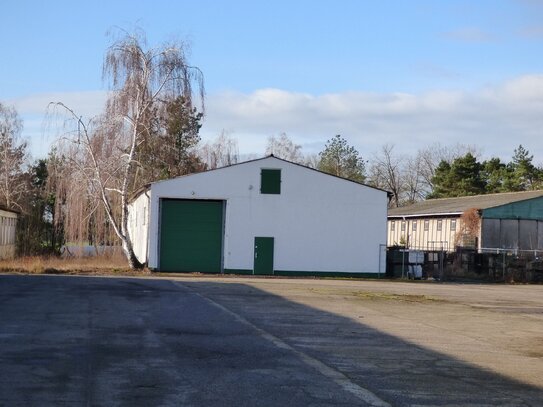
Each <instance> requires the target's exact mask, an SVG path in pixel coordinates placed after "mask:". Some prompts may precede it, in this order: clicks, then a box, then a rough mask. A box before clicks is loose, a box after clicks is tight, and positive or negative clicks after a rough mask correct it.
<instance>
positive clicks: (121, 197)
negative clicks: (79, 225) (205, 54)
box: [55, 32, 204, 268]
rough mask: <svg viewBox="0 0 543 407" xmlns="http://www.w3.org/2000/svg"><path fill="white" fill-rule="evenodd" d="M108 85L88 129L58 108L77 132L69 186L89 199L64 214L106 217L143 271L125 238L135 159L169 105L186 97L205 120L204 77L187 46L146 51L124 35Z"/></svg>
mask: <svg viewBox="0 0 543 407" xmlns="http://www.w3.org/2000/svg"><path fill="white" fill-rule="evenodd" d="M103 77H104V79H105V80H106V81H107V82H108V83H109V87H110V91H111V93H110V97H109V99H108V101H107V103H106V107H105V111H104V113H103V114H102V115H101V116H99V117H97V118H94V119H93V120H90V121H88V122H84V121H83V120H82V119H81V117H79V116H78V115H77V113H76V112H75V111H74V110H73V109H72V108H70V107H68V106H66V105H64V104H63V103H56V104H55V106H56V108H57V110H59V109H60V110H61V111H63V112H64V113H65V114H66V115H67V116H68V118H70V119H71V121H70V122H71V124H72V131H71V132H67V133H65V134H64V137H63V138H62V144H63V148H62V151H63V153H64V154H65V156H66V157H68V159H69V162H70V163H71V170H70V174H69V177H70V178H71V182H70V184H71V185H73V186H76V185H79V186H80V187H79V188H80V191H79V192H80V194H84V195H86V196H87V197H88V199H87V200H86V201H85V200H83V201H82V200H81V199H79V200H78V199H77V198H76V199H75V200H70V198H69V195H70V194H68V196H67V198H66V206H67V208H66V213H67V216H75V217H76V219H85V218H86V217H87V218H88V216H89V214H90V213H94V214H98V213H99V211H98V209H102V211H103V213H104V214H105V219H104V221H105V222H107V225H108V227H110V228H111V230H112V231H113V232H114V234H115V235H116V236H117V237H118V239H119V240H120V241H121V245H122V249H123V252H124V254H125V255H126V257H127V259H128V263H129V265H130V267H131V268H140V267H142V266H143V265H142V264H141V263H140V262H139V261H138V259H137V258H136V256H135V254H134V250H133V245H132V241H131V238H130V235H129V233H128V203H129V198H130V194H131V193H132V192H133V191H134V190H135V189H136V188H138V187H139V183H138V181H137V178H136V174H137V169H138V168H139V167H141V165H140V163H139V161H138V160H139V157H138V151H140V150H141V149H142V146H144V145H145V144H146V143H149V144H152V140H153V137H156V134H157V133H156V131H155V130H156V127H155V126H156V125H157V124H158V123H160V122H161V120H160V119H159V118H160V117H161V116H162V117H163V116H164V112H165V111H166V109H167V107H168V105H169V104H170V103H171V102H172V101H175V100H176V99H178V98H180V97H182V98H183V103H184V106H185V107H186V108H187V109H188V110H192V108H193V106H198V107H199V108H200V110H201V111H202V112H203V109H204V85H203V74H202V72H201V71H200V69H198V68H197V67H194V66H191V65H190V64H189V62H188V60H187V56H186V45H185V44H182V43H174V44H163V45H161V46H159V47H156V48H148V47H147V43H146V39H145V36H144V34H143V33H141V32H138V33H136V34H131V33H127V32H123V33H122V36H121V37H120V38H119V39H118V40H115V41H114V42H113V43H112V45H111V46H110V47H109V48H108V50H107V52H106V56H105V59H104V65H103ZM80 194H79V195H80ZM70 203H71V204H73V205H74V206H75V207H74V208H73V209H74V213H73V214H72V213H71V210H72V208H71V207H70ZM98 206H100V208H98ZM88 219H90V218H88ZM93 219H95V221H101V219H100V218H99V217H98V218H96V217H95V218H93Z"/></svg>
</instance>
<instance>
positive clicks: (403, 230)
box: [402, 221, 405, 232]
mask: <svg viewBox="0 0 543 407" xmlns="http://www.w3.org/2000/svg"><path fill="white" fill-rule="evenodd" d="M402 232H405V221H403V222H402Z"/></svg>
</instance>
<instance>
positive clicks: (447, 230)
mask: <svg viewBox="0 0 543 407" xmlns="http://www.w3.org/2000/svg"><path fill="white" fill-rule="evenodd" d="M469 210H476V213H477V215H478V217H479V222H478V230H477V231H476V236H475V239H474V240H472V241H470V242H467V240H470V239H466V236H465V230H466V227H465V226H466V225H465V224H463V219H464V218H463V217H462V215H463V214H465V213H466V212H467V211H469ZM398 244H402V245H403V244H405V245H407V246H409V247H410V248H416V249H421V250H437V249H439V250H441V249H443V250H446V251H453V250H454V249H455V247H456V246H458V245H466V244H468V245H472V246H474V247H475V248H477V249H513V250H543V191H523V192H507V193H501V194H487V195H476V196H465V197H458V198H442V199H428V200H426V201H423V202H418V203H415V204H413V205H409V206H405V207H401V208H394V209H390V210H389V211H388V233H387V245H389V246H393V245H398Z"/></svg>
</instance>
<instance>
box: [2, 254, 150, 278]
mask: <svg viewBox="0 0 543 407" xmlns="http://www.w3.org/2000/svg"><path fill="white" fill-rule="evenodd" d="M0 272H2V273H24V274H97V275H105V274H127V275H142V274H148V273H149V271H147V270H145V271H144V270H137V271H136V270H131V269H130V268H128V265H127V262H126V259H125V258H124V257H123V256H122V255H113V256H95V257H80V258H77V257H70V258H60V257H42V256H32V257H20V258H17V259H11V260H0Z"/></svg>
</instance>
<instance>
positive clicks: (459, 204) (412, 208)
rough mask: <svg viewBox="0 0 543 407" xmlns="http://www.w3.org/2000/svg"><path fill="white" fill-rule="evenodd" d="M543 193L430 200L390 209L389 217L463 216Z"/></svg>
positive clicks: (513, 193)
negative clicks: (470, 210) (472, 211)
mask: <svg viewBox="0 0 543 407" xmlns="http://www.w3.org/2000/svg"><path fill="white" fill-rule="evenodd" d="M542 196H543V191H524V192H506V193H502V194H487V195H474V196H462V197H458V198H441V199H428V200H426V201H422V202H417V203H415V204H413V205H409V206H404V207H402V208H393V209H389V211H388V217H404V216H405V217H415V216H418V217H421V216H426V215H427V216H437V215H461V214H462V213H463V212H464V211H466V210H468V209H471V208H475V209H488V208H494V207H496V206H501V205H506V204H510V203H513V202H519V201H525V200H527V199H533V198H539V197H542Z"/></svg>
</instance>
